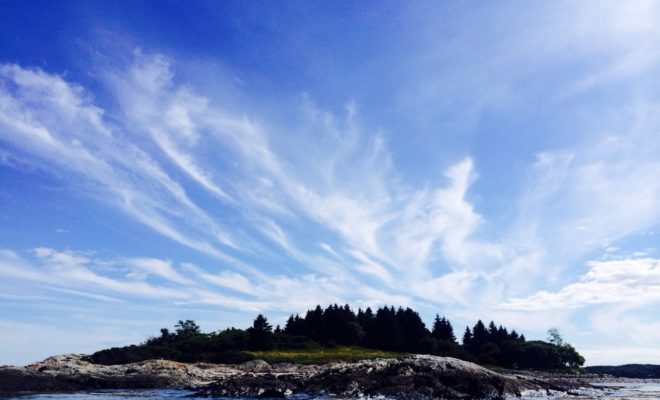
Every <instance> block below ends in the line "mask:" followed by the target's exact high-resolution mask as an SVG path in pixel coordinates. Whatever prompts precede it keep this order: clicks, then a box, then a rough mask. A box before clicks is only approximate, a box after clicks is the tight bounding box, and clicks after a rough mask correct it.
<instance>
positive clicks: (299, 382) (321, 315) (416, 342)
mask: <svg viewBox="0 0 660 400" xmlns="http://www.w3.org/2000/svg"><path fill="white" fill-rule="evenodd" d="M583 363H584V358H583V357H582V356H581V355H580V354H579V353H578V352H577V351H576V350H575V349H574V348H573V347H572V346H570V345H569V344H567V343H564V342H563V340H561V337H560V336H559V335H558V334H557V337H555V338H554V339H552V340H551V341H549V342H545V341H527V340H526V339H525V337H524V335H520V334H518V333H517V332H515V331H509V330H508V329H507V328H505V327H503V326H501V325H497V324H495V322H490V323H489V324H488V325H487V326H486V325H485V324H484V323H483V322H482V321H477V323H476V324H475V325H474V326H473V327H472V328H470V327H466V329H465V332H464V334H463V338H462V341H461V343H460V344H459V343H458V341H457V340H456V337H455V335H454V329H453V326H452V325H451V323H450V322H449V321H448V320H447V319H446V318H444V317H440V316H439V315H438V316H436V318H435V320H434V323H433V326H432V328H431V329H430V330H429V329H427V328H426V326H425V324H424V323H423V321H422V319H421V318H420V316H419V314H418V313H417V312H416V311H414V310H412V309H410V308H402V307H399V308H395V307H392V306H389V307H387V306H385V307H381V308H378V309H377V310H376V311H375V312H374V311H373V310H371V309H370V308H367V309H365V310H362V309H360V310H358V311H357V312H354V311H353V310H352V309H351V308H350V307H349V306H348V305H344V306H340V305H336V304H335V305H330V306H328V307H326V308H325V309H324V308H321V306H317V307H316V308H314V309H312V310H309V311H308V312H307V313H305V314H304V315H303V316H301V315H292V316H291V317H290V318H289V319H288V321H287V323H286V325H285V326H284V327H280V326H276V327H275V328H273V327H272V326H271V324H270V323H269V322H268V320H267V318H266V317H265V316H263V315H258V316H257V317H256V318H255V319H254V323H253V325H252V326H251V327H250V328H248V329H238V328H228V329H225V330H222V331H218V332H211V333H203V332H202V331H201V328H200V327H199V326H198V325H197V324H196V323H195V322H194V321H192V320H185V321H184V320H182V321H179V322H178V323H177V324H176V325H175V330H174V331H170V330H169V329H168V328H163V329H161V331H160V334H159V335H158V336H154V337H150V338H148V339H147V340H145V342H143V343H142V344H139V345H130V346H125V347H115V348H110V349H105V350H101V351H98V352H95V353H93V354H90V355H81V354H78V355H64V356H55V357H50V358H48V359H46V360H44V361H41V362H37V363H34V364H31V365H28V366H25V367H10V366H5V367H1V368H0V393H2V394H8V393H19V392H26V391H30V392H62V391H79V390H95V389H119V388H188V389H191V390H194V391H195V393H196V394H197V395H199V396H210V397H271V398H277V397H279V398H282V397H288V396H291V395H293V394H297V393H306V394H310V395H333V396H340V397H362V396H375V395H388V396H396V397H411V396H415V397H420V398H445V399H466V398H488V399H500V398H504V397H506V396H520V395H521V394H524V393H530V392H541V393H547V392H549V391H564V392H575V393H578V392H580V391H585V390H587V391H589V390H596V389H594V388H593V387H592V386H591V385H590V384H589V381H588V379H587V378H588V377H585V376H583V375H580V374H579V373H577V372H578V368H579V367H580V366H581V365H582V364H583Z"/></svg>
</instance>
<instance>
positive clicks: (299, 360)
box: [246, 346, 404, 364]
mask: <svg viewBox="0 0 660 400" xmlns="http://www.w3.org/2000/svg"><path fill="white" fill-rule="evenodd" d="M246 353H248V354H250V355H251V356H253V357H254V358H257V359H260V360H264V361H266V362H268V363H270V364H275V363H283V362H288V363H295V364H324V363H328V362H336V361H345V362H354V361H360V360H366V359H373V358H392V357H400V356H402V355H403V354H404V353H395V352H389V351H381V350H372V349H364V348H361V347H348V346H343V347H342V346H338V347H329V348H325V347H321V348H313V349H300V350H268V351H247V352H246Z"/></svg>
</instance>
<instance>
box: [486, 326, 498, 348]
mask: <svg viewBox="0 0 660 400" xmlns="http://www.w3.org/2000/svg"><path fill="white" fill-rule="evenodd" d="M497 333H498V330H497V326H496V325H495V322H494V321H490V324H488V341H489V342H493V343H497V342H499V340H497V339H498V337H499V335H498V334H497Z"/></svg>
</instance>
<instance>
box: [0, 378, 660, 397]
mask: <svg viewBox="0 0 660 400" xmlns="http://www.w3.org/2000/svg"><path fill="white" fill-rule="evenodd" d="M599 386H602V387H603V389H604V391H603V392H602V393H594V392H593V391H584V392H581V393H580V395H579V396H577V395H569V394H565V393H554V394H553V395H552V396H547V395H546V394H543V393H533V392H529V393H526V394H525V395H524V396H523V397H514V398H513V399H519V400H544V399H548V400H561V399H582V400H591V399H609V400H632V399H647V400H650V399H657V400H660V382H624V383H620V382H618V383H615V384H601V385H599ZM192 394H193V393H192V392H190V391H187V390H100V391H94V392H84V393H67V394H35V395H23V396H11V397H1V396H0V399H3V400H5V399H15V400H19V399H20V400H122V399H131V400H158V399H165V400H174V399H181V400H187V399H189V400H195V399H207V398H206V397H195V396H192ZM290 399H293V400H339V399H338V398H336V397H310V396H305V395H295V396H292V397H290ZM378 399H379V400H394V399H387V398H385V397H379V398H378ZM234 400H247V399H245V398H234Z"/></svg>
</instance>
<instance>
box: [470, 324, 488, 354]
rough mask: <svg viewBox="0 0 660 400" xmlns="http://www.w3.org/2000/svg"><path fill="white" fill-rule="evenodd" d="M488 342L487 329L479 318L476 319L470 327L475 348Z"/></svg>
mask: <svg viewBox="0 0 660 400" xmlns="http://www.w3.org/2000/svg"><path fill="white" fill-rule="evenodd" d="M487 342H488V330H486V326H484V323H483V322H481V320H479V321H477V323H476V324H475V325H474V328H472V343H473V344H474V348H475V349H479V348H480V347H481V346H483V345H484V344H486V343H487Z"/></svg>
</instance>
